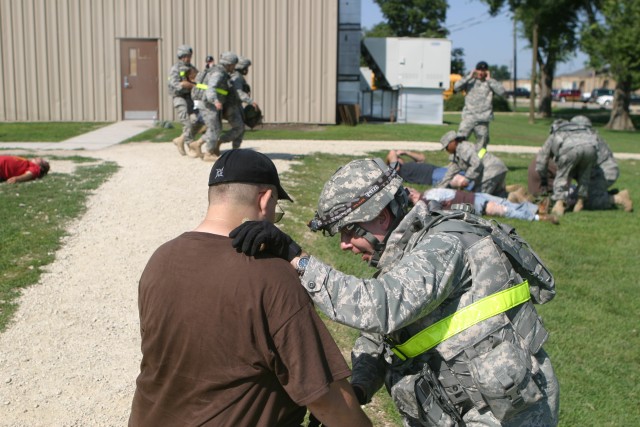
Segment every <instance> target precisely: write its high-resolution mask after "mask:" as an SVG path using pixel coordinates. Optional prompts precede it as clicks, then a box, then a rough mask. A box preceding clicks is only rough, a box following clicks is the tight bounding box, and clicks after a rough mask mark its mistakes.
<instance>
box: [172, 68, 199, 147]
mask: <svg viewBox="0 0 640 427" xmlns="http://www.w3.org/2000/svg"><path fill="white" fill-rule="evenodd" d="M192 68H193V65H191V64H188V63H187V64H185V63H184V62H182V61H178V62H176V63H175V64H173V66H172V67H171V70H170V71H169V79H168V82H167V84H168V88H169V96H170V97H171V101H172V104H173V108H174V110H175V112H176V116H177V119H178V121H179V122H180V124H181V125H182V136H183V138H184V143H185V144H189V143H190V142H192V141H193V124H194V123H193V120H192V118H191V115H192V114H193V113H194V104H193V99H191V89H185V88H183V87H182V86H181V85H180V83H181V82H182V81H184V80H187V78H188V75H189V72H190V71H191V69H192Z"/></svg>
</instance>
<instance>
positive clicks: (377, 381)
mask: <svg viewBox="0 0 640 427" xmlns="http://www.w3.org/2000/svg"><path fill="white" fill-rule="evenodd" d="M384 351H385V350H384V345H383V341H382V336H381V335H379V334H368V333H366V332H365V333H362V334H361V335H360V336H359V337H358V339H357V340H356V342H355V344H354V346H353V350H352V351H351V366H352V369H351V384H357V385H359V386H360V387H362V389H363V390H364V393H365V400H366V402H370V401H371V398H372V397H373V395H374V394H376V392H377V391H378V390H380V388H381V387H382V386H383V385H384V375H385V372H386V362H385V360H384Z"/></svg>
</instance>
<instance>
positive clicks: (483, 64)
mask: <svg viewBox="0 0 640 427" xmlns="http://www.w3.org/2000/svg"><path fill="white" fill-rule="evenodd" d="M488 69H489V64H487V63H486V62H484V61H480V62H478V65H476V70H482V71H486V70H488Z"/></svg>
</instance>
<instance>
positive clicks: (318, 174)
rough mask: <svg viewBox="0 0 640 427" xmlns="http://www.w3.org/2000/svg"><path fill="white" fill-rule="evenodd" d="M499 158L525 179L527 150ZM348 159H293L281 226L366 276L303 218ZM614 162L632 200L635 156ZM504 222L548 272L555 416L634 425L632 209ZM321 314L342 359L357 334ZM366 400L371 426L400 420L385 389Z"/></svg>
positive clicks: (636, 360)
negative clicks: (553, 292)
mask: <svg viewBox="0 0 640 427" xmlns="http://www.w3.org/2000/svg"><path fill="white" fill-rule="evenodd" d="M499 120H500V119H498V120H497V121H499ZM492 132H493V128H492ZM382 154H384V153H381V152H378V153H375V155H378V156H379V155H382ZM428 155H429V159H430V161H433V162H434V163H436V164H438V163H439V164H445V162H446V156H445V155H444V153H442V152H438V153H428ZM500 157H501V158H502V159H503V160H504V161H505V163H506V164H507V165H508V167H509V169H510V172H509V176H508V183H509V184H512V183H521V184H526V182H527V177H526V173H527V165H528V164H529V162H530V161H531V159H532V157H533V156H532V155H516V154H513V155H506V154H504V155H501V156H500ZM351 159H352V157H349V156H332V155H326V154H312V155H309V156H305V157H301V158H300V164H298V165H295V166H293V168H292V169H291V171H290V172H288V173H287V175H285V184H284V187H285V188H286V189H287V191H288V192H289V194H290V195H291V196H292V197H293V198H294V200H295V203H294V204H290V205H288V206H285V209H286V210H287V215H285V217H284V220H283V229H284V230H285V231H286V232H288V233H290V234H291V235H292V236H293V237H294V238H295V239H296V240H297V241H298V242H300V243H301V244H302V246H303V247H304V248H305V249H306V250H308V251H309V252H310V253H311V254H313V255H316V256H318V257H319V258H320V259H322V260H324V261H325V262H327V263H329V264H330V265H332V266H334V267H335V268H337V269H339V270H341V271H343V272H345V273H348V274H353V275H356V276H359V277H370V276H371V275H372V274H373V272H374V270H373V269H370V268H368V267H367V266H366V265H365V264H364V263H363V262H362V261H361V260H360V258H359V257H357V256H354V255H351V254H349V253H342V252H341V251H340V250H339V246H338V245H339V240H338V238H337V237H332V238H329V237H323V236H322V234H318V233H312V232H310V231H309V230H308V228H307V227H306V222H307V221H309V220H310V219H311V218H312V217H313V214H314V211H315V207H316V205H317V199H318V196H319V194H320V191H321V189H322V186H323V184H324V182H325V181H326V180H327V179H328V178H329V177H330V176H331V175H332V174H333V172H334V171H335V170H336V169H337V168H338V167H339V166H342V165H344V164H345V163H346V162H348V161H349V160H351ZM619 164H620V169H621V177H620V179H619V181H618V183H617V185H616V187H617V188H620V189H622V188H627V189H629V191H630V192H631V194H632V196H633V195H635V196H636V202H637V195H638V194H640V184H639V182H640V168H639V167H638V166H639V165H638V162H637V161H620V162H619ZM504 222H507V223H509V224H511V225H513V226H514V227H516V228H517V229H518V232H519V233H520V234H521V235H522V236H523V237H524V238H525V239H527V240H528V241H529V242H530V243H531V244H532V245H533V247H534V248H535V249H536V251H537V252H538V253H539V254H540V256H541V257H542V258H543V260H545V262H546V263H547V265H548V266H549V268H550V269H551V271H552V272H553V273H554V275H555V277H556V284H557V292H558V294H557V297H556V298H555V299H554V300H553V301H551V302H550V303H549V304H546V305H544V306H538V309H539V312H540V313H541V315H542V317H543V319H544V321H545V325H546V326H547V328H548V329H549V332H550V334H551V338H550V340H549V342H548V343H547V344H546V345H545V349H546V350H547V352H548V353H549V354H550V356H551V358H552V361H553V365H554V368H555V370H556V374H557V375H558V378H559V381H560V386H561V393H560V396H561V397H560V398H561V405H560V425H565V426H630V425H638V424H639V423H640V405H638V402H639V399H640V384H639V382H638V378H639V377H640V352H638V348H640V326H639V324H638V319H640V296H638V292H637V283H636V282H637V277H640V263H638V262H637V252H638V237H637V235H638V213H637V209H636V212H634V213H631V214H629V213H626V212H623V211H621V210H611V211H600V212H588V211H586V212H581V213H579V214H571V213H569V214H567V215H565V216H564V217H563V218H562V219H561V225H559V226H554V225H551V224H548V223H540V222H527V221H519V220H505V221H504ZM634 254H636V255H634ZM327 323H328V325H329V327H330V329H331V331H332V334H333V336H334V338H335V339H336V340H337V342H338V343H339V345H340V347H341V349H342V350H343V352H344V354H345V355H347V358H348V354H349V351H350V349H351V346H352V344H353V342H354V340H355V337H356V336H357V333H356V332H355V331H354V330H352V329H350V328H347V327H344V326H342V325H338V324H336V323H334V322H331V321H327ZM365 409H366V411H367V412H368V414H369V415H370V416H371V417H372V419H374V425H377V426H384V425H398V426H400V425H402V422H401V420H400V418H399V417H398V415H397V411H396V410H395V408H394V406H393V404H392V403H391V401H390V399H389V397H388V396H387V393H386V391H385V390H384V389H383V390H381V391H380V392H379V393H378V394H377V395H376V398H375V400H374V402H373V403H372V404H370V405H367V406H366V407H365Z"/></svg>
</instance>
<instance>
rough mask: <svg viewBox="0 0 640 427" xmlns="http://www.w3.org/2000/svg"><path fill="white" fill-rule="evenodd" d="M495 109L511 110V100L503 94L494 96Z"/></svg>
mask: <svg viewBox="0 0 640 427" xmlns="http://www.w3.org/2000/svg"><path fill="white" fill-rule="evenodd" d="M492 104H493V111H501V112H504V111H507V112H508V111H511V106H510V105H509V101H507V98H503V97H501V96H494V97H493V102H492Z"/></svg>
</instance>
